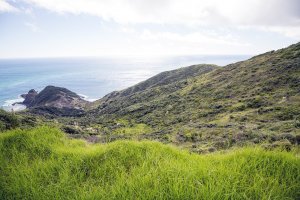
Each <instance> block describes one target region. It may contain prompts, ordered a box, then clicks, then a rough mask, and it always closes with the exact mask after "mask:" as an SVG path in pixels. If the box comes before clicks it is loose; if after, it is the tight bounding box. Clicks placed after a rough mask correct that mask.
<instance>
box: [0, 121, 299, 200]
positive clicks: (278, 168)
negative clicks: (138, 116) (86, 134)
mask: <svg viewBox="0 0 300 200" xmlns="http://www.w3.org/2000/svg"><path fill="white" fill-rule="evenodd" d="M0 172H1V173H0V183H1V184H0V199H296V198H297V197H299V196H300V192H299V191H300V161H299V158H297V156H295V155H294V154H293V153H287V152H279V151H278V152H277V151H264V150H262V149H253V148H251V149H242V150H239V151H233V152H231V153H226V154H211V155H195V154H190V153H188V152H187V151H180V150H178V149H176V148H174V147H171V146H167V145H163V144H160V143H157V142H134V141H118V142H114V143H109V144H105V145H95V144H94V145H91V144H87V143H86V142H84V141H81V140H70V139H68V138H66V136H65V135H64V134H63V133H62V132H60V131H59V130H57V129H53V128H49V127H40V128H36V129H32V130H30V131H22V130H13V131H8V132H5V133H1V134H0Z"/></svg>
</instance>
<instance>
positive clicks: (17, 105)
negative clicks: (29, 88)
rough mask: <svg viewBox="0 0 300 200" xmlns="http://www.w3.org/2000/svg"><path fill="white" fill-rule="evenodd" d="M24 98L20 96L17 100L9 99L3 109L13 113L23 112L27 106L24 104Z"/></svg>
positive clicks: (2, 106)
mask: <svg viewBox="0 0 300 200" xmlns="http://www.w3.org/2000/svg"><path fill="white" fill-rule="evenodd" d="M23 101H24V98H23V97H22V96H21V95H19V96H18V98H17V99H8V100H5V101H4V104H3V105H1V108H2V109H3V110H5V111H7V112H11V111H15V112H18V111H22V110H25V109H26V106H25V105H23V104H22V102H23Z"/></svg>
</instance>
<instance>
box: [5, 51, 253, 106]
mask: <svg viewBox="0 0 300 200" xmlns="http://www.w3.org/2000/svg"><path fill="white" fill-rule="evenodd" d="M249 57H250V56H247V55H237V56H221V55H217V56H203V55H202V56H177V57H127V58H125V57H123V58H112V57H107V58H51V59H46V58H45V59H1V60H0V106H1V107H2V108H4V109H6V110H9V109H10V108H11V104H12V103H14V102H18V101H19V102H20V101H22V99H20V94H24V93H27V92H28V90H30V89H36V90H38V91H40V90H42V89H43V88H44V87H45V86H47V85H54V86H60V87H66V88H68V89H70V90H72V91H74V92H76V93H78V94H82V95H86V96H87V98H88V99H89V100H91V101H92V100H95V99H99V98H101V97H102V96H104V95H106V94H108V93H110V92H112V91H115V90H121V89H124V88H126V87H129V86H132V85H134V84H136V83H138V82H140V81H143V80H146V79H147V78H149V77H151V76H153V75H155V74H157V73H159V72H163V71H166V70H171V69H176V68H179V67H183V66H188V65H192V64H200V63H210V64H217V65H221V66H223V65H226V64H229V63H232V62H236V61H241V60H244V59H247V58H249ZM17 109H19V108H17Z"/></svg>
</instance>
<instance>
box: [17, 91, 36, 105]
mask: <svg viewBox="0 0 300 200" xmlns="http://www.w3.org/2000/svg"><path fill="white" fill-rule="evenodd" d="M37 95H38V93H37V91H35V90H34V89H31V90H29V92H28V93H27V94H22V95H21V97H23V98H24V101H23V104H24V105H25V106H27V107H30V106H31V105H32V104H33V103H34V99H35V97H36V96H37Z"/></svg>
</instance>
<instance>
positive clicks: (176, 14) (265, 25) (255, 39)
mask: <svg viewBox="0 0 300 200" xmlns="http://www.w3.org/2000/svg"><path fill="white" fill-rule="evenodd" d="M299 41H300V1H299V0H0V58H33V57H73V56H136V55H140V56H162V55H203V54H204V55H211V54H215V55H216V54H218V55H220V54H224V55H237V54H245V55H255V54H258V53H263V52H266V51H270V50H273V49H279V48H283V47H286V46H288V45H290V44H293V43H296V42H299Z"/></svg>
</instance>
